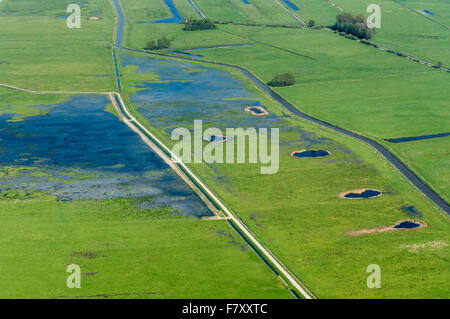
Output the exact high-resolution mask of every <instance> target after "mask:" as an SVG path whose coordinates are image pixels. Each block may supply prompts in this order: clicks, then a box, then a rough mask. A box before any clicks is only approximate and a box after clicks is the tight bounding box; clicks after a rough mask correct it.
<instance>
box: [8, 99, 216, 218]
mask: <svg viewBox="0 0 450 319" xmlns="http://www.w3.org/2000/svg"><path fill="white" fill-rule="evenodd" d="M109 103H110V102H109V100H108V99H107V98H106V97H98V96H90V95H83V96H74V97H71V98H69V99H68V100H67V101H65V102H63V103H61V104H58V105H51V106H35V107H36V108H40V109H44V110H45V112H44V111H43V112H41V113H43V114H40V115H37V116H29V117H23V118H21V120H20V121H11V120H12V119H14V118H15V116H16V115H15V114H3V115H0V198H3V199H7V200H8V199H18V200H23V199H30V198H41V197H42V196H44V195H47V196H49V197H50V198H56V199H58V200H61V201H71V200H92V199H94V200H96V199H115V198H146V199H148V200H147V201H144V202H140V203H139V205H140V207H141V208H143V209H150V208H160V207H163V208H166V207H167V208H170V207H172V208H173V209H174V210H176V211H177V214H181V215H194V216H199V217H201V216H207V215H211V214H210V212H209V210H208V209H207V207H206V206H205V205H204V204H203V202H202V201H201V200H200V199H199V198H198V197H197V196H196V195H195V193H193V191H192V190H191V189H190V188H189V187H188V186H187V185H186V184H185V183H182V182H181V180H180V179H179V178H178V176H177V175H176V174H175V173H174V172H173V171H172V170H171V169H170V168H169V166H168V165H167V164H166V163H164V162H163V161H162V160H161V159H160V158H159V157H158V156H157V155H156V154H155V153H154V152H153V151H151V150H150V149H149V148H148V147H147V146H146V145H145V144H144V143H143V142H142V140H141V139H140V138H139V136H138V135H136V134H135V133H134V132H132V131H131V130H130V129H129V128H128V127H127V126H126V125H125V124H123V123H122V122H120V121H119V120H118V118H117V117H116V116H115V115H114V114H112V113H111V112H106V111H105V109H106V107H107V106H108V105H109Z"/></svg>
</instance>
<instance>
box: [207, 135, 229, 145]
mask: <svg viewBox="0 0 450 319" xmlns="http://www.w3.org/2000/svg"><path fill="white" fill-rule="evenodd" d="M205 141H207V142H216V143H224V142H226V141H228V137H226V136H223V135H211V136H208V137H205Z"/></svg>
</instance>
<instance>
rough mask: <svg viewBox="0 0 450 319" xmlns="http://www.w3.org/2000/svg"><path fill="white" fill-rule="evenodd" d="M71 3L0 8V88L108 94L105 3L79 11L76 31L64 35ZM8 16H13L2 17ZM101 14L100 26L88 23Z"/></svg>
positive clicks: (109, 14)
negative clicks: (68, 7)
mask: <svg viewBox="0 0 450 319" xmlns="http://www.w3.org/2000/svg"><path fill="white" fill-rule="evenodd" d="M69 3H72V2H71V1H66V0H64V1H63V0H59V1H28V0H21V1H3V2H2V3H1V4H0V10H2V11H1V12H0V29H1V30H2V32H1V33H0V80H1V81H0V82H1V83H7V84H10V85H14V86H19V87H24V88H27V89H32V90H54V91H60V90H67V91H112V90H114V81H113V78H112V74H114V69H113V59H112V53H111V46H112V37H113V25H114V15H113V11H112V7H111V5H110V3H109V1H108V0H92V1H89V4H87V5H81V28H80V29H69V28H67V26H66V19H64V18H58V17H60V16H66V15H68V13H66V8H67V5H68V4H69ZM5 11H14V12H5ZM94 11H101V12H102V13H101V14H100V15H99V16H100V17H101V18H102V20H98V21H93V20H88V18H89V17H90V16H95V15H93V14H91V12H94Z"/></svg>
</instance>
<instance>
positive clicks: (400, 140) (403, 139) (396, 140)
mask: <svg viewBox="0 0 450 319" xmlns="http://www.w3.org/2000/svg"><path fill="white" fill-rule="evenodd" d="M446 136H450V133H440V134H432V135H423V136H413V137H401V138H393V139H386V141H388V142H391V143H403V142H411V141H420V140H428V139H432V138H438V137H446Z"/></svg>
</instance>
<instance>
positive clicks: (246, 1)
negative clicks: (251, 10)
mask: <svg viewBox="0 0 450 319" xmlns="http://www.w3.org/2000/svg"><path fill="white" fill-rule="evenodd" d="M242 2H243V3H245V4H250V1H248V0H242Z"/></svg>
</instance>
